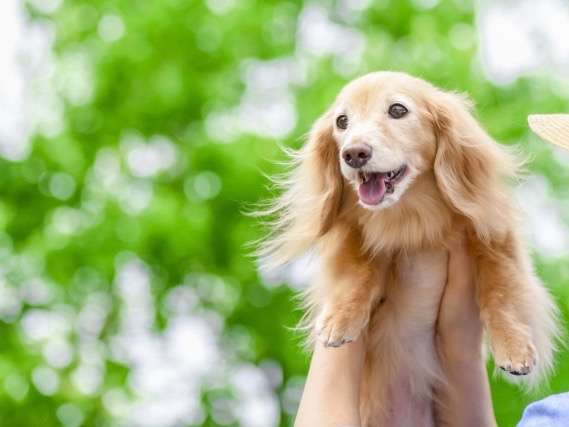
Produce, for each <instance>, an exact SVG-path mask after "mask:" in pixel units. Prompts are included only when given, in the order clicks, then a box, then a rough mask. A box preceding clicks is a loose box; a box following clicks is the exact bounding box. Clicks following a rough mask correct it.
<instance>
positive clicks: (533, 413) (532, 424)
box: [518, 393, 569, 427]
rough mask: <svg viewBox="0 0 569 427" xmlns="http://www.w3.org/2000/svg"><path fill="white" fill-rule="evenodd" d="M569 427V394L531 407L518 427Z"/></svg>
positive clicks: (554, 396)
mask: <svg viewBox="0 0 569 427" xmlns="http://www.w3.org/2000/svg"><path fill="white" fill-rule="evenodd" d="M567 426H569V393H561V394H554V395H552V396H549V397H546V398H545V399H543V400H539V401H537V402H534V403H532V404H531V405H529V406H528V407H527V408H526V409H525V411H524V415H523V416H522V419H521V421H520V422H519V423H518V427H567Z"/></svg>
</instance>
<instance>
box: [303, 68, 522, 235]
mask: <svg viewBox="0 0 569 427" xmlns="http://www.w3.org/2000/svg"><path fill="white" fill-rule="evenodd" d="M311 135H312V138H311V140H310V141H309V144H308V145H309V146H311V147H312V148H313V149H316V152H318V153H320V154H321V155H320V158H319V167H320V168H321V169H320V172H321V176H322V177H324V179H325V180H326V181H325V182H324V181H323V182H322V183H321V185H322V188H324V189H326V191H327V192H328V197H327V200H328V201H329V202H330V203H329V204H328V206H323V212H322V215H323V218H325V219H326V220H325V221H324V222H323V224H324V225H326V224H330V223H331V217H333V216H334V215H335V213H337V212H338V211H339V208H338V204H339V203H340V202H341V200H342V198H341V197H340V194H341V192H342V191H345V189H344V188H343V187H342V184H345V183H346V182H347V183H349V184H350V185H351V186H352V187H353V189H354V190H355V192H356V193H357V196H358V200H359V204H360V205H361V206H362V207H363V208H365V209H369V210H381V209H386V208H390V207H392V206H394V205H396V204H397V202H398V201H400V200H402V199H404V198H405V197H406V195H407V194H406V193H407V192H408V189H409V188H411V187H412V185H413V181H415V180H417V179H421V175H422V174H424V173H426V172H434V175H435V177H436V185H437V186H438V188H439V190H440V193H441V195H442V197H443V198H444V199H445V200H446V201H447V203H448V204H449V205H450V207H451V208H452V209H454V210H455V211H457V212H459V213H461V214H463V215H464V216H466V217H469V218H471V219H472V220H473V222H474V223H475V225H476V227H477V230H478V231H479V232H480V233H481V234H486V233H487V232H488V230H484V228H485V227H486V228H488V226H489V223H492V222H493V221H492V220H491V219H490V218H489V217H488V215H491V214H493V213H495V208H498V209H499V208H500V207H502V205H503V204H502V202H500V200H501V199H502V197H501V194H500V191H501V188H502V185H501V184H500V182H502V181H503V178H504V177H507V176H513V175H514V174H515V170H516V167H517V165H516V164H515V162H514V161H513V159H512V157H511V156H510V155H509V154H508V153H507V152H506V151H505V149H504V147H501V146H500V145H499V144H497V143H496V142H494V141H493V140H492V138H490V137H489V136H488V135H487V134H486V132H485V131H484V130H483V129H482V128H481V127H480V125H479V124H478V123H477V121H476V120H475V119H474V118H473V117H472V115H471V113H470V103H469V101H468V100H467V99H466V98H465V97H463V96H461V95H458V94H455V93H449V92H444V91H442V90H440V89H437V88H435V87H434V86H432V85H431V84H429V83H427V82H425V81H423V80H421V79H417V78H414V77H411V76H409V75H406V74H403V73H394V72H377V73H372V74H368V75H365V76H363V77H361V78H359V79H356V80H354V81H352V82H351V83H349V84H348V85H347V86H346V87H345V88H344V89H343V90H342V91H341V92H340V94H339V95H338V97H337V99H336V101H335V102H334V104H333V105H332V107H331V108H330V109H329V111H328V112H327V113H326V114H325V115H324V116H323V117H321V118H320V119H319V121H318V122H317V123H316V125H315V126H314V129H313V131H312V134H311ZM313 152H314V151H313ZM330 160H333V162H335V163H336V164H329V163H328V162H329V161H330ZM324 164H327V166H324ZM326 177H327V178H326ZM342 177H343V179H342ZM409 196H410V195H409ZM488 203H490V204H492V207H489V206H488ZM325 229H326V227H324V230H325Z"/></svg>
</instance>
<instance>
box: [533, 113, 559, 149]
mask: <svg viewBox="0 0 569 427" xmlns="http://www.w3.org/2000/svg"><path fill="white" fill-rule="evenodd" d="M528 123H529V127H530V128H531V130H533V131H534V132H535V133H536V134H537V135H539V136H540V137H541V138H543V139H544V140H546V141H548V142H550V143H552V144H555V145H559V146H560V147H563V148H566V149H568V150H569V114H532V115H530V116H529V117H528Z"/></svg>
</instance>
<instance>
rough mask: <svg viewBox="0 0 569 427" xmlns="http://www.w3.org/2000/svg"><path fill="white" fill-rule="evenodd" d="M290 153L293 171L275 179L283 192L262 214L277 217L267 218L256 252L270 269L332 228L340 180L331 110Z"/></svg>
mask: <svg viewBox="0 0 569 427" xmlns="http://www.w3.org/2000/svg"><path fill="white" fill-rule="evenodd" d="M289 154H290V155H291V166H292V170H291V172H290V173H289V174H287V175H285V176H284V177H283V178H282V179H278V178H277V179H276V180H275V182H276V184H277V185H278V186H279V187H280V188H281V189H282V190H283V193H282V195H281V196H280V197H279V198H277V199H276V200H275V201H274V202H272V203H271V205H270V206H269V207H268V209H265V210H264V211H263V212H262V213H261V214H262V215H270V216H273V217H274V218H275V219H273V220H272V221H270V222H269V223H268V225H269V227H270V229H271V233H270V234H269V236H268V238H267V239H265V240H264V241H263V242H262V243H261V246H260V249H259V250H258V251H257V255H258V256H260V257H261V258H262V260H263V262H262V264H263V265H264V266H265V267H269V268H272V267H276V266H279V265H282V264H284V263H286V262H288V261H290V260H291V259H293V258H294V257H296V256H299V255H301V254H302V253H304V252H306V251H307V250H308V249H309V248H310V247H312V246H313V245H314V244H315V243H316V242H317V240H318V239H319V238H320V237H321V236H323V235H324V234H326V233H327V232H328V231H329V230H330V228H331V227H332V225H333V223H334V220H335V219H336V217H337V216H338V215H339V212H340V208H341V205H342V200H343V192H344V179H343V177H342V174H341V172H340V164H339V159H338V147H337V145H336V142H335V140H334V138H333V136H332V114H331V113H330V112H328V113H326V114H325V115H323V116H322V117H321V118H320V119H318V121H317V122H316V123H315V124H314V126H313V127H312V130H311V131H310V134H309V138H308V142H307V143H306V144H305V145H304V147H302V148H301V149H300V150H298V151H292V152H290V153H289Z"/></svg>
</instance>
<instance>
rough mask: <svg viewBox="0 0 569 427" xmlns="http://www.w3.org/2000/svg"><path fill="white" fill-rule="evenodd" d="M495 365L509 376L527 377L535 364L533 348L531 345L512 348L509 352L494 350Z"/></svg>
mask: <svg viewBox="0 0 569 427" xmlns="http://www.w3.org/2000/svg"><path fill="white" fill-rule="evenodd" d="M494 358H495V361H496V365H497V366H499V367H500V369H501V370H503V371H505V372H507V373H509V374H510V375H515V376H521V375H528V374H529V373H531V371H532V369H533V368H534V367H535V365H536V363H537V355H536V351H535V347H534V346H533V345H532V344H531V343H526V344H525V345H518V346H515V347H514V346H512V347H511V348H510V349H509V350H507V349H504V348H500V349H498V350H497V349H495V350H494Z"/></svg>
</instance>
